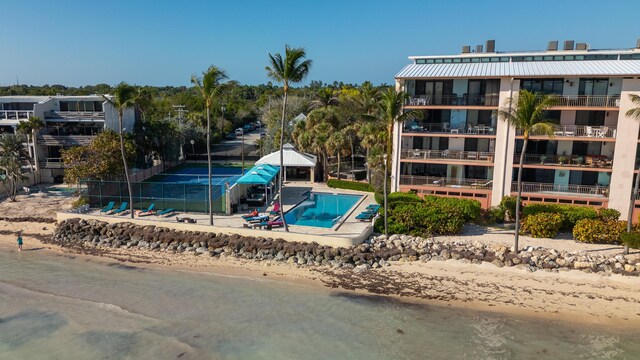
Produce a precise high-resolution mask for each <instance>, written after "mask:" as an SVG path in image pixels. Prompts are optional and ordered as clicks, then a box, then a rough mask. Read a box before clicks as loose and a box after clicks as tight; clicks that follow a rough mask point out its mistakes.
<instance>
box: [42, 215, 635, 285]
mask: <svg viewBox="0 0 640 360" xmlns="http://www.w3.org/2000/svg"><path fill="white" fill-rule="evenodd" d="M273 234H276V233H273ZM45 241H46V242H51V243H54V244H56V245H60V246H62V247H67V248H72V249H75V250H77V251H80V252H95V251H97V252H99V251H105V250H108V249H109V248H121V249H129V248H139V249H146V250H150V251H164V252H171V253H190V254H193V255H200V256H213V257H220V256H232V257H237V258H243V259H253V260H273V261H280V262H286V263H290V264H296V265H298V266H328V267H331V268H342V269H353V271H355V272H365V271H370V270H375V269H378V268H383V267H386V266H389V265H390V262H394V261H400V262H402V261H446V260H449V259H454V260H458V261H462V262H468V263H473V264H480V263H482V262H488V263H492V264H494V265H496V266H498V267H504V266H514V267H517V268H522V269H525V270H527V271H537V270H547V271H568V270H572V269H575V270H580V271H584V272H605V273H616V274H624V275H634V276H638V275H639V273H640V257H639V256H638V255H616V256H610V257H608V256H602V255H593V254H589V253H584V252H565V251H557V250H555V249H546V248H534V247H526V248H524V249H522V250H521V251H519V252H518V253H515V252H513V251H511V249H509V248H508V247H507V246H504V245H502V244H491V245H484V244H480V243H473V244H472V243H468V242H463V241H439V240H438V241H436V240H434V239H432V238H422V237H415V236H408V235H392V236H391V237H389V238H387V237H386V236H384V235H381V236H372V237H371V238H369V239H368V240H367V241H365V242H364V243H362V244H360V245H357V246H352V247H348V248H333V247H330V246H323V245H319V244H317V243H300V242H287V241H284V240H282V239H272V238H264V237H249V236H241V235H235V234H216V233H207V232H198V231H178V230H172V229H168V228H164V227H156V226H153V225H149V226H139V225H135V224H132V223H128V222H121V223H114V224H109V223H106V222H103V221H98V220H84V219H69V220H65V221H62V222H61V223H59V224H58V226H57V227H56V230H55V232H54V235H53V237H51V238H50V239H49V240H45Z"/></svg>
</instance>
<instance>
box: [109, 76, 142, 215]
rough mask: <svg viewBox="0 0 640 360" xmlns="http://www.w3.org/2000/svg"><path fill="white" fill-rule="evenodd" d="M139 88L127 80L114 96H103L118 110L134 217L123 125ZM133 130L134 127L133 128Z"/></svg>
mask: <svg viewBox="0 0 640 360" xmlns="http://www.w3.org/2000/svg"><path fill="white" fill-rule="evenodd" d="M137 96H138V90H137V89H136V87H135V86H131V85H129V84H127V83H126V82H124V81H123V82H121V83H120V84H118V85H117V86H116V88H115V89H114V90H113V97H112V98H111V97H108V96H106V95H103V96H102V97H103V98H104V99H105V100H106V101H107V102H109V103H110V104H111V105H113V107H114V108H116V111H118V135H119V136H120V154H121V155H122V164H123V165H124V178H125V180H126V181H127V190H128V191H129V213H130V215H131V218H132V219H133V189H132V188H131V180H130V179H129V167H128V166H127V157H126V155H125V151H124V128H123V127H122V118H123V116H124V110H125V109H128V108H133V107H134V106H135V105H136V98H137ZM131 130H133V129H131Z"/></svg>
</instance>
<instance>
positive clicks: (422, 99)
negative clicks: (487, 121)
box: [405, 94, 499, 107]
mask: <svg viewBox="0 0 640 360" xmlns="http://www.w3.org/2000/svg"><path fill="white" fill-rule="evenodd" d="M498 101H499V95H498V94H488V95H467V94H465V95H463V96H458V95H457V94H451V95H421V96H420V95H419V96H412V97H410V98H409V100H407V102H406V104H405V105H406V106H460V107H476V106H478V107H485V106H492V107H496V106H498Z"/></svg>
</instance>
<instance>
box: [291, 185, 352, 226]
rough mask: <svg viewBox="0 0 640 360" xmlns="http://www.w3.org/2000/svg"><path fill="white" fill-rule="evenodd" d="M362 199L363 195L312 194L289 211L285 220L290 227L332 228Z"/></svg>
mask: <svg viewBox="0 0 640 360" xmlns="http://www.w3.org/2000/svg"><path fill="white" fill-rule="evenodd" d="M360 199H362V196H361V195H347V194H327V193H310V194H309V196H308V197H307V199H306V200H304V201H303V202H301V203H299V204H298V205H296V206H295V207H293V208H292V209H291V210H289V211H288V212H287V213H286V214H285V215H284V218H285V220H286V221H287V224H289V225H301V226H314V227H321V228H331V227H333V225H335V224H336V223H337V222H338V221H339V220H340V219H341V218H342V217H343V216H344V215H345V214H346V213H347V212H348V211H349V209H351V208H352V207H353V206H354V205H355V204H356V203H357V202H358V201H360Z"/></svg>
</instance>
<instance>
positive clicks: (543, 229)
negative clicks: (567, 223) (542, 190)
mask: <svg viewBox="0 0 640 360" xmlns="http://www.w3.org/2000/svg"><path fill="white" fill-rule="evenodd" d="M563 223H564V215H562V214H555V213H547V212H542V213H538V214H534V215H529V216H527V217H526V218H525V219H524V221H523V222H522V232H525V233H529V234H531V236H532V237H534V238H553V237H554V236H556V234H557V233H558V231H559V230H560V227H562V224H563Z"/></svg>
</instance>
